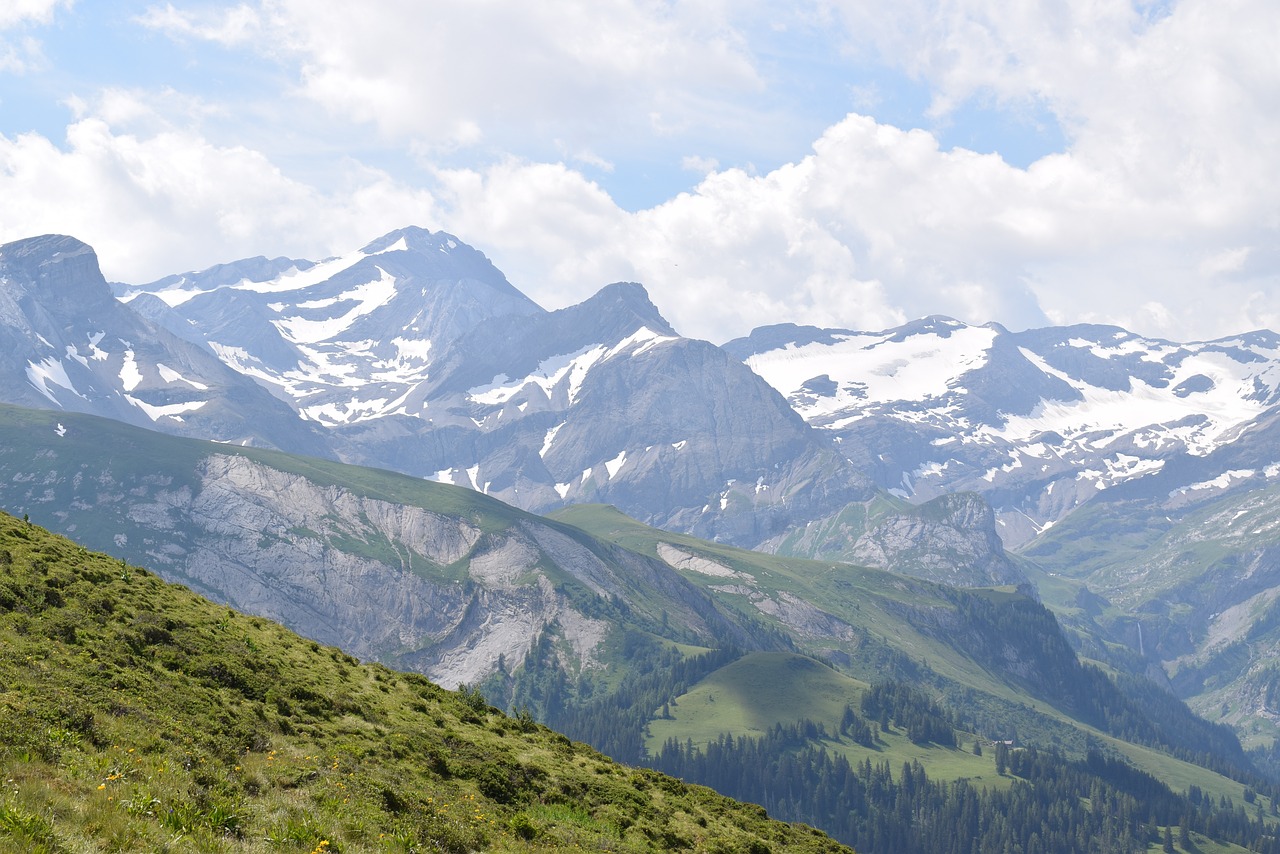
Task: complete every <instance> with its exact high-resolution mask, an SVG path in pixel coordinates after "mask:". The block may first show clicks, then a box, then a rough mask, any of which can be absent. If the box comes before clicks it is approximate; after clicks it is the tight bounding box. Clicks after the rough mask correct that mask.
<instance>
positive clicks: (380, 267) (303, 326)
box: [117, 228, 541, 426]
mask: <svg viewBox="0 0 1280 854" xmlns="http://www.w3.org/2000/svg"><path fill="white" fill-rule="evenodd" d="M117 293H118V295H119V296H120V298H121V299H122V300H123V301H125V302H127V303H130V304H132V303H133V302H135V301H139V300H148V298H150V299H153V300H160V301H162V302H163V303H164V304H165V305H166V306H168V307H169V309H170V311H171V314H170V313H167V312H166V313H164V314H165V315H166V316H168V317H169V318H170V319H169V320H168V322H167V323H166V326H167V327H168V328H170V329H171V331H174V332H175V334H182V333H184V332H189V330H191V329H195V330H198V332H199V334H200V335H201V336H202V337H203V339H204V341H205V342H206V343H207V344H208V346H209V347H210V348H211V349H212V350H213V352H215V353H216V354H217V355H218V357H219V358H221V359H222V360H223V361H224V362H225V363H226V364H227V365H229V366H230V367H232V368H233V369H235V370H236V371H238V372H240V373H242V374H244V375H246V376H250V377H253V378H254V379H256V380H258V381H259V382H261V383H262V384H263V385H265V386H266V387H268V388H270V389H271V390H272V391H273V392H274V393H275V394H276V395H277V396H279V397H281V398H282V399H283V400H286V401H288V402H289V403H290V404H291V405H293V406H294V407H295V408H296V409H297V411H298V413H299V414H300V415H301V416H302V417H303V418H305V419H307V420H309V421H315V422H318V423H320V424H323V425H326V426H332V425H335V424H347V423H352V422H357V421H361V420H366V419H371V418H377V417H380V416H383V415H387V414H391V413H396V412H403V413H406V414H414V415H420V414H421V412H420V411H410V410H409V409H406V396H407V395H408V394H409V392H410V391H411V390H412V389H413V388H415V387H416V386H418V385H419V384H421V383H423V382H424V381H425V380H427V379H428V377H429V376H430V367H431V363H432V361H433V352H434V351H438V350H439V348H441V347H442V346H444V345H446V344H447V343H449V342H450V341H452V340H454V339H455V338H457V337H458V336H459V335H461V334H463V333H465V332H466V331H468V330H469V329H471V328H472V327H473V326H474V325H475V324H476V323H477V322H479V321H480V320H483V319H486V318H488V317H491V316H495V315H502V314H511V315H528V314H533V313H537V312H540V311H541V309H540V308H539V307H538V306H537V305H536V304H534V303H533V302H532V301H531V300H529V299H528V298H527V297H525V296H524V295H523V294H521V293H520V292H519V291H517V290H516V289H515V288H513V287H512V286H511V285H510V283H508V282H507V280H506V278H505V277H503V275H502V274H501V273H500V272H498V270H497V269H496V268H495V267H494V266H493V265H492V264H491V263H490V262H489V260H488V259H487V258H485V257H484V255H482V254H481V253H480V252H478V251H476V250H475V249H472V248H471V247H469V246H466V245H465V244H463V243H461V242H459V241H458V240H457V239H456V238H454V237H452V236H451V235H448V234H444V233H438V234H433V233H431V232H428V231H425V230H423V229H420V228H405V229H400V230H399V231H394V232H392V233H390V234H388V235H385V236H384V237H382V238H379V239H378V240H375V241H373V242H372V243H370V244H368V245H367V246H365V247H364V248H362V249H360V250H358V251H355V252H352V253H349V254H347V255H343V256H340V257H337V258H330V259H328V260H325V261H321V262H319V263H312V262H309V261H295V260H289V259H284V258H278V259H275V260H273V261H268V260H267V259H265V258H254V259H249V260H247V261H240V262H236V263H234V264H224V265H220V266H218V267H214V268H212V269H210V270H206V271H204V272H201V273H189V274H186V275H183V276H170V277H168V278H165V279H161V280H159V281H157V282H152V283H151V284H149V285H141V286H137V287H131V286H127V285H122V286H117ZM143 310H144V311H147V312H149V313H153V314H158V313H157V310H156V309H155V307H154V302H151V304H150V306H149V307H148V308H145V309H143ZM184 322H185V323H184Z"/></svg>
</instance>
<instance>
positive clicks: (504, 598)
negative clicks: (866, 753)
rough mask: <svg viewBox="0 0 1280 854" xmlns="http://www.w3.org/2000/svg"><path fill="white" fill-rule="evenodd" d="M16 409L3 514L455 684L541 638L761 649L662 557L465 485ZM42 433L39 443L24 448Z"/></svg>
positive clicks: (581, 648)
mask: <svg viewBox="0 0 1280 854" xmlns="http://www.w3.org/2000/svg"><path fill="white" fill-rule="evenodd" d="M12 412H14V411H13V410H10V411H9V412H7V413H3V414H4V415H6V416H9V417H17V418H20V419H21V418H29V420H28V422H27V424H28V426H26V427H19V426H6V427H4V428H3V429H0V434H2V435H5V436H8V437H10V438H8V439H6V445H5V448H4V449H3V450H0V504H2V505H3V506H5V507H9V508H19V507H21V508H24V512H29V513H30V514H31V515H32V516H33V517H34V518H37V519H40V520H42V521H46V522H48V523H50V524H51V525H53V526H54V527H57V528H59V529H61V530H64V531H66V532H67V533H69V534H71V535H73V536H77V537H79V538H80V539H81V540H82V541H83V542H86V543H87V544H91V545H93V546H95V547H101V548H104V549H106V550H109V551H111V552H113V553H115V554H118V555H122V556H125V557H128V558H129V559H130V560H133V561H135V562H137V563H139V564H142V565H146V566H149V567H152V568H154V569H156V570H157V571H159V572H160V573H162V574H164V575H165V576H167V577H169V578H172V579H175V580H179V581H182V582H183V583H186V584H188V585H190V586H192V587H193V588H195V589H197V590H198V591H199V592H201V593H203V594H205V595H207V596H209V597H210V598H212V599H214V600H215V601H219V602H225V603H227V604H230V605H233V606H235V607H237V608H239V609H241V610H244V611H247V612H249V613H254V614H260V615H263V616H267V617H270V618H272V619H275V620H279V621H280V622H282V623H284V624H286V625H289V626H291V627H294V628H295V629H297V630H298V631H300V632H302V633H304V634H306V635H308V636H310V637H313V638H315V639H317V640H320V641H323V642H325V643H330V644H334V645H337V646H341V647H342V648H343V649H347V650H349V651H351V652H353V653H355V654H356V655H359V656H361V657H364V658H372V659H377V660H381V661H384V662H387V663H391V664H395V665H397V666H400V667H405V668H409V669H414V670H418V671H420V672H423V673H426V674H427V675H429V676H431V678H432V679H434V680H436V681H439V682H441V683H442V684H445V685H449V686H454V685H457V684H460V683H464V682H465V683H475V682H478V681H480V680H482V679H483V678H485V677H486V676H488V675H489V674H491V673H492V672H493V671H494V670H495V669H496V668H497V667H498V666H499V662H500V661H507V662H510V663H511V664H512V666H514V665H516V664H518V663H519V662H520V661H522V660H523V658H524V656H525V654H526V653H527V652H528V651H529V648H530V646H531V644H532V643H533V642H534V640H535V639H536V638H538V637H539V635H541V634H542V633H544V632H546V631H553V632H554V633H555V635H556V637H557V638H558V639H559V640H560V649H561V655H562V657H563V659H564V661H563V664H564V666H565V668H566V670H568V671H569V672H579V671H582V670H584V669H585V670H590V669H593V668H596V667H599V666H601V663H602V662H601V658H600V645H601V644H602V643H605V642H606V641H607V640H608V639H609V638H611V637H613V635H614V634H615V633H617V632H621V631H625V630H627V629H628V628H629V627H630V628H640V629H641V630H642V631H646V632H648V631H655V630H659V627H662V628H661V630H662V631H676V632H679V633H681V636H682V637H685V638H687V639H689V640H691V641H693V640H695V639H697V638H703V639H705V640H707V641H708V642H710V641H712V639H714V640H715V641H716V642H728V643H733V644H736V645H739V646H742V647H744V648H752V647H755V646H757V645H758V643H759V641H758V640H757V639H755V635H754V632H755V631H756V630H755V629H754V628H752V627H750V626H744V625H742V624H741V622H740V620H739V619H737V618H734V617H732V616H730V615H727V614H726V613H725V612H723V611H722V609H721V608H719V607H718V606H717V605H716V604H715V603H714V602H712V600H711V599H710V598H708V596H707V594H706V593H704V592H703V591H701V590H699V589H698V588H696V587H694V586H693V585H691V584H690V583H689V582H687V581H686V580H684V579H683V578H682V577H681V576H680V575H679V573H677V572H676V571H675V570H673V569H672V568H671V567H670V566H668V565H667V564H666V563H664V562H662V561H660V560H657V559H653V558H646V557H643V556H640V555H637V554H635V553H633V552H629V551H626V550H623V549H619V548H617V547H615V546H612V545H609V544H607V543H600V542H596V541H594V540H592V539H591V538H589V537H588V536H587V535H585V534H582V533H581V532H574V531H572V529H566V530H558V529H556V528H555V527H553V526H551V525H550V524H548V523H547V522H545V521H544V520H541V519H539V518H538V517H536V516H530V515H527V514H524V513H521V512H519V511H517V510H514V509H512V508H509V507H504V506H503V505H501V504H499V503H498V502H496V501H492V500H489V499H485V498H483V497H482V496H476V495H474V493H471V492H470V491H466V490H459V489H457V488H455V487H445V486H440V485H436V484H424V483H422V482H421V481H415V480H413V479H410V478H397V476H395V475H390V474H387V473H383V474H381V475H377V474H374V475H370V474H367V473H366V474H364V475H360V474H359V470H355V469H352V470H351V472H355V474H354V475H350V476H351V477H354V478H355V480H356V481H364V482H368V483H373V484H381V483H383V482H384V479H387V478H390V479H391V480H390V481H389V483H390V484H391V486H392V487H393V489H392V490H391V491H392V492H394V493H395V496H398V497H394V496H393V495H392V494H390V492H388V491H387V488H386V487H385V486H375V487H367V488H366V489H365V490H364V491H362V490H361V489H360V488H357V487H353V486H351V485H343V484H342V483H341V477H346V476H348V475H335V474H333V471H335V470H336V469H334V470H331V469H320V470H315V471H312V472H311V473H306V471H305V469H306V468H307V466H303V467H302V470H299V462H298V461H297V459H296V458H283V457H280V458H276V457H262V458H259V457H254V456H251V455H245V454H243V453H223V452H221V451H220V450H219V449H218V447H217V446H210V445H205V444H202V443H201V444H195V443H183V442H182V441H181V440H174V439H166V438H165V437H162V436H154V439H155V441H153V442H152V441H147V442H142V441H141V439H142V438H145V435H146V434H140V433H139V432H137V431H128V430H126V429H125V428H121V427H117V426H112V425H111V422H107V421H95V420H80V419H72V418H65V417H64V419H63V420H61V421H59V420H56V419H57V416H50V415H42V414H38V413H32V414H31V415H30V416H23V415H17V416H12V414H11V413H12ZM19 412H20V411H19ZM0 420H2V419H0ZM32 425H39V427H38V429H39V431H40V433H41V434H42V437H43V438H42V439H40V440H34V439H24V440H22V441H19V440H17V438H16V436H17V435H19V434H21V433H22V432H27V431H29V430H30V429H31V426H32ZM14 431H17V432H14ZM59 431H60V432H59ZM152 435H154V434H152ZM103 445H108V446H110V447H111V448H112V450H113V453H112V454H109V455H103V454H101V453H100V452H99V451H100V448H101V447H102V446H103ZM19 447H22V448H23V449H24V450H22V451H19V450H18V448H19ZM31 447H36V448H39V449H40V450H38V451H36V452H35V453H31V452H30V451H29V450H27V449H29V448H31ZM273 461H274V462H273ZM309 465H311V464H309ZM337 469H341V467H337ZM343 471H346V470H345V469H343ZM379 491H381V492H383V493H385V494H378V493H379ZM432 503H436V504H439V505H440V506H442V507H448V508H450V510H449V512H442V511H440V510H435V509H432V508H431V506H429V505H430V504H432ZM668 626H669V627H670V629H668V628H666V627H668Z"/></svg>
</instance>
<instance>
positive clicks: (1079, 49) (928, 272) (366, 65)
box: [0, 0, 1280, 342]
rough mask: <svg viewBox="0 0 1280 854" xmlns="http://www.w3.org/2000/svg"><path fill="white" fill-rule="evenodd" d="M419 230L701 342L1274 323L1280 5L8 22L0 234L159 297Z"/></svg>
mask: <svg viewBox="0 0 1280 854" xmlns="http://www.w3.org/2000/svg"><path fill="white" fill-rule="evenodd" d="M406 225H418V226H422V227H425V228H430V229H432V230H444V231H448V232H449V233H451V234H453V235H455V236H457V237H458V238H460V239H461V240H463V241H465V242H467V243H469V244H471V245H473V246H475V247H477V248H478V249H480V250H481V251H483V252H484V253H485V254H486V255H488V256H489V257H490V259H492V260H493V261H494V263H495V264H496V265H497V266H498V267H499V268H500V269H501V270H502V271H503V272H504V273H505V274H506V275H507V277H508V279H509V280H510V281H511V282H512V284H514V285H515V286H516V287H518V288H520V289H521V290H522V291H524V292H525V293H527V294H528V295H529V296H531V297H532V298H533V299H535V300H536V301H537V302H539V303H540V304H541V305H543V306H544V307H546V308H550V309H554V308H559V307H562V306H565V305H569V304H572V303H576V302H578V301H581V300H583V299H585V298H587V297H588V296H590V295H591V294H592V293H594V292H595V291H596V290H598V289H599V288H600V287H602V286H603V285H605V284H607V283H609V282H614V281H624V280H625V281H638V282H641V283H643V284H644V285H645V286H646V287H647V288H648V290H649V293H650V296H651V297H652V299H653V301H654V302H655V304H657V306H658V307H659V308H660V309H661V310H662V312H663V314H664V315H665V316H666V317H667V318H668V319H669V320H670V321H671V322H672V324H673V325H674V326H675V327H676V329H678V330H679V331H680V332H682V333H683V334H685V335H690V336H695V337H700V338H706V339H709V340H712V341H715V342H723V341H725V340H728V339H730V338H734V337H737V336H739V335H745V334H747V333H748V332H749V331H750V330H751V329H753V328H755V327H757V326H762V325H767V324H771V323H780V322H791V323H800V324H812V325H817V326H823V327H839V328H850V329H859V330H880V329H886V328H889V327H892V326H896V325H899V324H901V323H904V322H907V321H909V320H912V319H915V318H918V317H923V316H926V315H931V314H942V315H948V316H951V317H954V318H957V319H960V320H963V321H965V322H968V323H986V322H990V321H995V322H998V323H1001V324H1003V325H1004V326H1006V327H1008V328H1010V329H1013V330H1019V329H1026V328H1033V327H1038V326H1045V325H1050V324H1054V325H1057V324H1068V323H1114V324H1117V325H1120V326H1123V327H1125V328H1127V329H1130V330H1132V331H1135V332H1138V333H1141V334H1144V335H1149V336H1155V337H1163V338H1170V339H1173V340H1178V341H1189V340H1207V339H1211V338H1218V337H1223V336H1229V335H1233V334H1237V333H1242V332H1246V331H1250V330H1254V329H1259V328H1270V329H1274V330H1278V331H1280V4H1277V3H1276V2H1274V0H1212V2H1210V0H1171V2H1170V1H1166V0H1151V2H1146V0H1073V2H1045V1H1044V0H896V2H894V3H883V2H878V0H790V2H765V0H687V2H685V1H684V0H542V2H538V3H529V2H527V0H370V2H365V3H351V2H349V0H260V2H231V3H226V2H224V3H217V2H206V0H174V2H166V3H156V2H149V0H116V2H106V0H4V2H3V3H0V242H7V241H9V240H17V239H21V238H24V237H29V236H33V235H37V234H44V233H61V234H71V235H73V236H75V237H78V238H80V239H81V240H84V241H85V242H87V243H89V244H91V245H92V246H93V247H94V248H95V249H96V250H97V253H98V257H99V260H100V262H101V265H102V268H103V272H104V273H105V274H106V275H107V277H108V278H109V279H111V280H115V281H125V282H131V283H144V282H148V281H152V280H154V279H158V278H161V277H162V276H165V275H169V274H172V273H179V272H185V271H188V270H198V269H204V268H207V267H209V266H212V265H214V264H217V263H223V262H227V261H232V260H236V259H239V258H244V257H250V256H253V255H267V256H270V257H275V256H281V255H284V256H289V257H295V258H308V259H313V260H316V259H320V258H323V257H328V256H332V255H337V254H342V253H345V252H349V251H351V250H353V249H356V248H358V247H360V246H362V245H364V244H365V243H367V242H369V241H370V240H372V239H374V238H376V237H378V236H380V235H382V234H384V233H386V232H388V231H391V230H393V229H395V228H400V227H403V226H406Z"/></svg>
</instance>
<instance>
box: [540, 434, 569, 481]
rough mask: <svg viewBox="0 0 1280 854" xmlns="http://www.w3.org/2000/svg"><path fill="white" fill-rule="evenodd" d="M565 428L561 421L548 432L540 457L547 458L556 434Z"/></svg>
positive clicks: (543, 441)
mask: <svg viewBox="0 0 1280 854" xmlns="http://www.w3.org/2000/svg"><path fill="white" fill-rule="evenodd" d="M563 426H564V422H563V421H561V422H560V423H559V424H557V425H556V426H554V427H552V428H551V429H550V430H548V431H547V435H546V438H544V439H543V440H542V448H541V449H540V450H539V451H538V456H540V457H542V458H543V459H546V458H547V451H550V450H551V443H552V442H554V441H555V440H556V434H557V433H559V432H560V428H561V427H563ZM560 497H561V498H564V496H563V495H561V496H560Z"/></svg>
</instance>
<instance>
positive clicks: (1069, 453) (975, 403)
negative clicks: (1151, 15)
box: [725, 317, 1280, 548]
mask: <svg viewBox="0 0 1280 854" xmlns="http://www.w3.org/2000/svg"><path fill="white" fill-rule="evenodd" d="M725 349H726V350H728V351H729V352H731V353H733V354H734V355H735V356H737V357H738V358H741V359H742V360H743V361H745V362H746V364H747V365H749V366H750V367H751V368H752V370H754V371H755V372H756V373H758V374H760V376H762V377H763V378H764V379H765V380H766V381H767V382H769V384H770V385H772V386H773V387H774V388H776V389H777V390H778V391H779V392H780V393H782V394H783V395H785V396H786V397H787V400H788V401H789V402H790V403H791V404H792V406H793V407H794V408H795V410H796V411H797V412H798V413H800V415H802V416H803V417H804V418H805V420H806V421H808V422H809V423H810V424H811V425H813V426H815V427H817V428H819V429H820V430H822V431H824V432H825V433H827V434H828V435H829V436H831V437H832V438H833V440H835V441H836V442H837V443H838V445H839V447H840V448H841V451H842V453H843V454H844V455H845V456H846V458H848V459H849V460H851V461H852V462H853V463H854V465H856V466H858V467H859V468H860V469H862V470H863V471H866V472H868V473H869V474H870V475H871V476H872V477H873V478H874V479H875V481H876V483H877V484H878V485H880V486H882V487H883V488H885V489H888V490H890V491H891V492H892V493H893V494H895V495H899V496H901V497H903V498H906V499H909V500H911V501H913V502H917V503H918V502H922V501H926V500H929V499H931V498H935V497H938V496H940V495H946V494H949V493H955V492H963V491H971V492H976V493H978V494H981V495H983V496H984V497H985V498H987V500H988V501H989V502H990V503H991V504H992V506H993V507H994V508H995V512H996V515H997V520H998V530H999V532H1000V535H1001V537H1002V539H1003V540H1004V542H1005V543H1006V544H1007V545H1008V546H1010V547H1015V548H1016V547H1019V546H1021V545H1023V544H1025V543H1027V542H1029V541H1030V540H1032V539H1033V538H1035V537H1036V536H1037V535H1038V534H1039V533H1041V532H1043V531H1044V530H1046V529H1048V528H1049V527H1051V526H1052V525H1054V524H1055V523H1057V522H1059V521H1060V520H1062V519H1064V518H1066V517H1067V516H1068V515H1070V514H1071V513H1072V512H1073V511H1074V510H1075V509H1076V508H1078V507H1080V506H1082V505H1083V504H1085V503H1087V502H1088V501H1089V500H1090V499H1091V498H1093V497H1094V496H1096V495H1098V494H1099V493H1101V492H1103V491H1105V490H1107V489H1110V488H1113V487H1115V486H1117V485H1119V484H1122V483H1130V482H1135V481H1141V480H1142V479H1143V478H1144V477H1146V476H1149V475H1151V474H1154V473H1157V472H1159V471H1161V469H1163V468H1164V467H1165V466H1166V465H1168V464H1170V463H1172V462H1173V461H1175V460H1180V459H1183V458H1202V457H1205V456H1206V455H1208V454H1210V453H1211V452H1213V451H1214V450H1216V449H1218V448H1222V447H1226V446H1229V445H1230V444H1232V443H1233V442H1234V441H1235V440H1237V439H1239V438H1240V437H1241V436H1243V435H1245V434H1246V433H1247V431H1248V430H1249V428H1250V427H1251V426H1252V425H1253V424H1254V423H1255V422H1256V421H1257V420H1258V419H1259V418H1261V417H1262V416H1263V415H1264V413H1266V412H1268V411H1269V410H1270V409H1271V408H1272V407H1274V406H1275V405H1276V404H1277V403H1278V402H1280V336H1277V335H1275V334H1273V333H1269V332H1256V333H1252V334H1250V335H1245V336H1241V337H1238V338H1234V339H1229V340H1222V341H1212V342H1197V343H1191V344H1175V343H1172V342H1168V341H1160V340H1154V339H1147V338H1142V337H1140V336H1137V335H1134V334H1132V333H1129V332H1126V331H1124V330H1122V329H1118V328H1116V327H1107V326H1074V327H1066V328H1050V329H1039V330H1031V331H1028V332H1020V333H1012V332H1009V331H1007V330H1005V329H1003V328H1001V327H1000V326H998V325H995V324H988V325H986V326H969V325H966V324H963V323H960V322H958V321H954V320H949V319H947V318H937V317H935V318H927V319H925V320H922V321H918V322H916V323H912V324H908V325H906V326H903V327H901V328H898V329H892V330H888V331H884V332H874V333H871V332H853V331H848V330H829V329H828V330H823V329H815V328H808V327H795V326H775V327H768V328H764V329H758V330H756V331H755V332H753V333H752V334H751V335H750V336H749V337H747V338H741V339H737V340H735V341H732V342H730V343H729V344H727V345H725Z"/></svg>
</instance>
